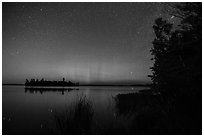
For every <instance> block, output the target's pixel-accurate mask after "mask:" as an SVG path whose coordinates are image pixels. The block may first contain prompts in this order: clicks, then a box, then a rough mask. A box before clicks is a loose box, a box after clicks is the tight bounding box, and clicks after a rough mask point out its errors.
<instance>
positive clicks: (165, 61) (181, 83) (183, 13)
mask: <svg viewBox="0 0 204 137" xmlns="http://www.w3.org/2000/svg"><path fill="white" fill-rule="evenodd" d="M170 14H171V15H173V16H175V17H177V18H179V19H181V22H180V24H179V25H178V26H177V28H176V30H173V29H172V24H171V23H169V22H167V21H165V20H163V19H162V18H158V19H156V20H155V25H154V26H153V29H154V31H155V35H156V38H155V40H154V41H153V48H152V49H151V53H152V55H153V60H154V66H153V67H152V68H151V69H152V72H153V75H152V76H150V77H151V79H152V81H153V84H154V87H155V89H156V90H157V91H159V92H160V91H167V89H168V90H171V92H173V91H175V89H177V91H178V90H179V89H180V91H181V90H183V89H184V87H185V88H186V89H188V88H190V89H192V90H196V91H198V90H199V89H200V87H201V80H202V3H179V4H176V5H174V6H173V8H172V12H170ZM172 89H173V90H172ZM190 89H189V90H188V91H190ZM183 91H184V90H183Z"/></svg>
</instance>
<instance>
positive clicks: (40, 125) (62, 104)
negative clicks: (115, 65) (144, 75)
mask: <svg viewBox="0 0 204 137" xmlns="http://www.w3.org/2000/svg"><path fill="white" fill-rule="evenodd" d="M145 88H146V87H116V86H114V87H111V86H109V87H108V86H107V87H97V86H96V87H88V86H84V87H79V88H76V89H74V90H69V91H56V90H53V91H52V90H51V91H50V90H49V91H46V90H45V91H40V90H25V89H24V87H23V86H3V90H2V91H3V93H2V102H3V106H2V107H3V108H2V110H3V111H2V114H3V115H2V120H3V121H2V122H3V127H2V129H3V134H50V133H49V130H48V128H50V127H52V124H50V123H53V121H52V119H53V117H54V115H55V114H56V113H63V112H65V111H67V110H69V109H70V106H73V104H75V103H76V102H77V100H78V99H79V98H80V97H81V96H86V98H87V99H88V100H89V101H90V102H91V104H92V108H93V111H94V116H93V123H94V126H98V127H104V126H107V125H110V124H112V123H114V122H115V121H116V120H117V121H116V122H117V124H123V126H126V124H128V118H124V117H117V118H116V114H115V104H114V103H115V100H114V97H115V96H116V95H117V94H119V93H132V92H138V91H139V90H141V89H145ZM77 89H78V90H77ZM53 127H54V126H53Z"/></svg>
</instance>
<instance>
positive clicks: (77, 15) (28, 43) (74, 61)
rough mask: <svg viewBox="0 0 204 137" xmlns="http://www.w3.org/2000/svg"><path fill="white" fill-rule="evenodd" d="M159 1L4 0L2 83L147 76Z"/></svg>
mask: <svg viewBox="0 0 204 137" xmlns="http://www.w3.org/2000/svg"><path fill="white" fill-rule="evenodd" d="M162 7H163V4H162V3H3V34H2V36H3V45H2V52H3V53H2V54H3V70H2V75H3V83H23V82H24V81H25V79H26V78H39V79H40V78H45V79H49V80H59V79H62V77H65V78H66V79H69V80H73V81H79V82H82V83H111V82H114V83H138V82H149V81H150V79H149V78H148V77H147V75H149V74H151V70H150V69H149V68H150V67H151V66H152V64H153V62H152V61H151V60H150V59H151V53H150V49H151V47H152V44H151V42H152V41H153V39H154V37H155V36H154V32H153V29H152V25H153V24H154V20H155V19H156V18H157V17H159V16H161V15H162Z"/></svg>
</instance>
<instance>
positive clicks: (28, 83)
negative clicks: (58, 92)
mask: <svg viewBox="0 0 204 137" xmlns="http://www.w3.org/2000/svg"><path fill="white" fill-rule="evenodd" d="M25 86H62V87H64V86H79V83H78V82H77V83H73V82H71V81H68V82H67V81H65V78H63V79H62V81H48V80H44V79H43V78H42V79H41V80H38V79H36V80H35V79H31V80H30V81H29V80H28V79H26V82H25Z"/></svg>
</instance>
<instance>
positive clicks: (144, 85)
mask: <svg viewBox="0 0 204 137" xmlns="http://www.w3.org/2000/svg"><path fill="white" fill-rule="evenodd" d="M2 85H5V86H25V84H2ZM79 86H127V87H149V86H151V84H134V85H92V84H91V85H79ZM45 87H46V86H45ZM62 87H63V86H62Z"/></svg>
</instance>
